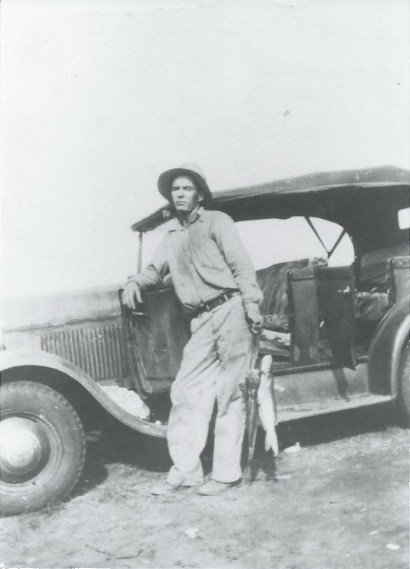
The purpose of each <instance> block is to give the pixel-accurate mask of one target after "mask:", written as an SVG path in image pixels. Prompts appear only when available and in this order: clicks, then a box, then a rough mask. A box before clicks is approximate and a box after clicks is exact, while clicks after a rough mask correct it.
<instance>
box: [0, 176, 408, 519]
mask: <svg viewBox="0 0 410 569" xmlns="http://www.w3.org/2000/svg"><path fill="white" fill-rule="evenodd" d="M409 190H410V172H409V171H407V170H402V169H398V168H394V167H382V168H372V169H365V170H355V171H337V172H325V173H318V174H312V175H308V176H302V177H297V178H292V179H285V180H279V181H274V182H271V183H266V184H261V185H257V186H252V187H242V188H239V189H232V190H227V191H223V192H219V193H216V194H215V196H214V200H213V203H212V205H211V206H210V207H212V208H215V209H219V210H221V211H224V212H226V213H227V214H229V215H230V216H231V217H232V218H233V219H234V220H235V221H236V222H244V221H254V222H255V223H256V224H257V223H258V222H259V221H261V220H266V219H271V218H276V219H287V218H291V217H295V216H296V217H302V218H305V219H306V221H307V223H308V224H310V226H311V227H312V229H313V230H314V231H315V232H316V233H317V230H316V227H315V224H314V223H313V221H312V218H319V219H324V220H328V221H331V222H334V223H337V224H338V225H339V226H340V227H341V228H342V229H341V234H340V235H339V237H338V239H337V240H336V242H335V244H334V245H333V247H331V248H330V249H327V257H328V258H331V257H332V254H333V252H334V250H335V249H336V248H337V246H338V243H339V242H340V241H341V240H342V238H343V236H344V235H348V236H349V237H350V239H351V242H352V244H353V247H354V255H355V258H354V262H353V263H352V264H349V266H335V267H334V266H329V264H328V263H327V259H325V260H324V261H318V260H317V259H316V260H313V261H312V260H311V259H298V260H295V261H293V262H289V263H280V264H271V265H270V266H268V267H265V268H263V269H261V270H259V271H258V279H259V283H260V285H261V288H262V290H263V294H264V300H263V304H262V312H263V314H264V331H263V334H262V337H261V341H260V354H261V356H262V355H264V354H269V355H270V356H271V357H272V362H273V363H272V371H273V374H272V375H273V378H274V379H273V380H274V384H275V385H274V386H275V391H274V392H275V395H276V404H277V414H278V420H279V422H286V421H291V420H293V419H300V418H302V417H308V416H312V415H317V414H324V413H332V412H335V411H342V410H344V409H349V408H354V407H362V406H363V407H365V406H369V405H374V404H382V403H387V402H389V404H390V405H396V406H397V418H398V420H400V421H402V422H405V423H407V424H408V423H409V420H410V387H409V362H410V357H409V331H410V314H409V282H410V279H409V267H410V257H409V230H408V228H409ZM171 215H172V212H171V211H170V210H169V208H168V207H167V206H164V207H163V208H161V209H159V210H158V211H156V212H154V213H153V214H152V215H150V216H148V217H146V218H144V219H142V220H140V221H138V222H137V223H135V224H134V225H133V227H132V228H133V230H134V231H137V232H139V236H140V246H142V241H143V235H144V234H145V233H146V232H149V231H152V230H155V229H156V228H157V227H160V226H162V225H163V224H165V223H166V222H167V221H168V219H169V218H170V216H171ZM256 227H257V225H256ZM256 231H257V229H256ZM318 237H319V238H320V235H318ZM269 246H270V243H269V240H268V242H267V243H266V247H267V248H269ZM274 250H275V247H274V244H272V251H273V252H274ZM251 254H252V252H251ZM140 259H141V256H140ZM272 259H273V260H274V253H272ZM120 299H121V295H120V290H119V287H110V288H101V289H98V290H88V291H80V292H78V293H70V294H66V295H61V294H60V295H50V296H47V297H46V296H41V297H36V298H21V299H14V300H9V301H8V302H6V303H5V304H4V305H3V308H2V321H3V324H2V329H3V336H2V351H1V377H2V385H1V390H0V395H1V425H0V439H1V451H0V467H1V481H0V502H1V510H2V514H3V515H9V514H16V513H20V512H24V511H28V510H32V509H36V508H40V507H42V506H44V505H45V504H47V503H48V502H50V501H53V500H56V499H62V498H64V497H66V496H67V495H69V493H70V492H71V491H72V489H73V487H74V486H75V485H76V483H77V482H78V480H79V477H80V475H81V472H82V470H83V466H84V461H85V454H86V433H87V431H88V430H90V429H92V428H93V419H94V417H96V416H97V415H98V414H99V413H100V412H104V413H108V414H110V415H111V416H112V417H114V418H116V419H117V420H118V421H120V422H121V423H123V424H125V425H127V426H128V427H130V428H131V429H134V430H136V431H138V432H140V433H143V434H145V435H147V436H149V437H160V438H163V437H165V436H166V412H165V413H164V409H169V405H168V407H167V405H165V406H164V400H165V401H166V400H167V398H168V399H169V397H168V394H169V389H170V386H171V384H172V381H173V379H174V377H175V375H176V372H177V370H178V367H179V364H180V360H181V355H182V350H183V347H184V345H185V343H186V341H187V339H188V337H189V332H188V330H189V327H188V322H187V319H186V316H185V315H184V313H183V311H182V310H181V307H180V305H179V304H178V301H177V299H176V297H175V295H174V292H173V289H172V283H170V282H167V283H164V287H163V288H161V289H158V290H153V291H150V292H147V293H146V294H145V295H144V297H143V304H142V305H141V306H140V308H139V309H138V310H137V311H135V312H134V313H131V312H130V311H128V310H127V309H125V307H123V306H122V305H121V300H120ZM124 395H125V397H124ZM159 402H161V404H159ZM113 424H114V425H115V422H113Z"/></svg>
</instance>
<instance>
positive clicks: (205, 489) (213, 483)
mask: <svg viewBox="0 0 410 569" xmlns="http://www.w3.org/2000/svg"><path fill="white" fill-rule="evenodd" d="M241 481H242V480H241V479H239V480H236V481H235V482H218V481H217V480H210V481H209V482H207V483H206V484H204V485H203V486H201V487H200V488H199V490H198V494H200V495H201V496H218V494H222V492H226V491H227V490H229V489H230V488H234V487H235V486H239V484H240V483H241Z"/></svg>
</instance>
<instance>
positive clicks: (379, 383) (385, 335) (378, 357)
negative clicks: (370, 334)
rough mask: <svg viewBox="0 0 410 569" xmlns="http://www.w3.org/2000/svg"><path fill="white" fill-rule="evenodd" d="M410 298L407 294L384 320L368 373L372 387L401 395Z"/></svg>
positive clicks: (371, 354) (374, 343)
mask: <svg viewBox="0 0 410 569" xmlns="http://www.w3.org/2000/svg"><path fill="white" fill-rule="evenodd" d="M409 301H410V298H409V297H407V298H404V299H403V300H402V301H401V302H400V303H398V304H397V305H395V306H393V308H392V309H391V310H390V311H389V312H388V313H387V314H386V316H385V317H384V318H383V320H382V321H381V323H380V325H379V327H378V329H377V331H376V334H375V337H374V340H373V342H372V344H371V346H370V351H369V363H368V374H369V380H370V386H371V390H372V391H374V392H376V393H386V392H388V391H389V389H390V392H391V395H392V398H395V397H396V396H397V387H398V381H399V379H398V378H399V369H400V358H401V351H402V349H403V346H404V345H405V343H406V342H407V341H408V338H409V332H410V314H409Z"/></svg>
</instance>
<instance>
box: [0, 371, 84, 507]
mask: <svg viewBox="0 0 410 569" xmlns="http://www.w3.org/2000/svg"><path fill="white" fill-rule="evenodd" d="M0 413H1V423H0V505H1V514H2V515H11V514H20V513H22V512H26V511H30V510H36V509H38V508H41V507H43V506H45V505H46V504H48V503H51V502H53V501H55V500H59V499H60V500H61V499H63V498H65V497H66V496H67V495H68V494H69V492H70V491H71V490H72V489H73V487H74V486H75V484H76V483H77V482H78V479H79V477H80V475H81V472H82V470H83V466H84V461H85V448H86V447H85V435H84V431H83V427H82V424H81V421H80V419H79V417H78V414H77V412H76V411H75V409H74V408H73V407H72V405H71V404H70V403H69V402H68V401H67V399H66V398H65V397H64V396H63V395H61V393H59V392H57V391H55V390H54V389H52V388H51V387H48V386H47V385H43V384H41V383H35V382H30V381H21V382H15V383H7V384H5V385H3V386H2V387H1V388H0Z"/></svg>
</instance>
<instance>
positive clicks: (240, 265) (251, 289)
mask: <svg viewBox="0 0 410 569" xmlns="http://www.w3.org/2000/svg"><path fill="white" fill-rule="evenodd" d="M213 229H214V235H215V239H216V242H217V244H218V246H219V248H220V250H221V251H222V253H223V255H224V257H225V261H226V263H227V265H228V267H229V268H230V270H231V272H232V275H233V278H234V280H235V283H236V284H237V286H238V289H239V291H240V293H241V296H242V302H243V305H244V309H245V314H246V317H247V319H248V320H249V323H250V327H251V331H252V332H253V333H255V334H257V333H259V332H260V331H261V330H262V316H261V313H260V310H259V304H260V303H261V301H262V291H261V289H260V288H259V285H258V283H257V280H256V273H255V269H254V268H253V265H252V262H251V259H250V258H249V255H248V253H247V251H246V249H245V247H244V246H243V244H242V241H241V238H240V237H239V234H238V231H237V229H236V227H235V223H234V221H233V220H232V219H231V218H230V217H229V216H228V215H226V214H220V215H218V217H217V218H216V219H215V220H214V224H213Z"/></svg>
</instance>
